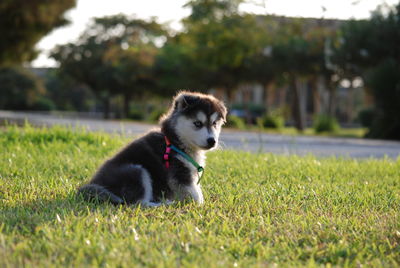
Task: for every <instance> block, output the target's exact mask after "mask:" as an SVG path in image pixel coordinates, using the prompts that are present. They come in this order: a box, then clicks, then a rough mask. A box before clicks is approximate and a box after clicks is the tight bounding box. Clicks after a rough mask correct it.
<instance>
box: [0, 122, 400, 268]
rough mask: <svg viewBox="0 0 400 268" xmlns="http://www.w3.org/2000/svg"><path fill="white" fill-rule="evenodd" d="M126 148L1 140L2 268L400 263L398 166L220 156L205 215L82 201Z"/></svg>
mask: <svg viewBox="0 0 400 268" xmlns="http://www.w3.org/2000/svg"><path fill="white" fill-rule="evenodd" d="M128 142H129V140H128V139H126V138H122V137H120V136H116V135H113V136H111V135H105V134H101V133H87V132H85V131H79V132H74V131H72V130H70V129H63V128H53V129H33V128H29V127H28V128H23V129H18V128H7V129H6V130H5V131H2V132H0V148H2V153H1V154H0V189H1V191H0V210H1V213H0V241H2V242H1V245H2V246H1V247H0V255H1V256H2V257H1V258H0V266H1V267H21V266H29V264H32V265H33V266H35V267H45V266H49V267H53V266H57V267H98V266H110V267H136V266H152V267H175V266H182V267H214V266H223V267H230V266H238V267H258V266H264V265H267V266H283V267H304V266H310V267H311V266H340V267H344V266H349V267H355V266H377V267H380V266H389V267H390V266H398V265H399V263H400V256H399V254H398V252H399V250H400V246H399V230H400V224H399V223H400V205H399V204H400V191H399V189H400V188H399V181H400V174H399V172H398V171H399V169H400V159H397V160H392V159H387V158H385V159H381V160H374V159H368V160H352V159H343V158H340V159H336V158H324V159H317V158H315V157H313V156H311V155H309V156H307V157H298V156H277V155H272V154H250V153H243V152H232V151H216V152H211V153H209V155H208V157H207V160H208V161H207V169H206V173H205V177H204V178H203V180H202V188H203V191H204V195H205V199H206V202H205V204H204V205H203V206H197V205H195V204H193V203H188V204H182V203H174V204H172V205H169V206H161V207H157V208H147V209H146V208H141V207H139V206H113V205H109V204H92V203H87V202H84V201H83V200H81V199H79V198H77V197H76V195H75V193H76V189H77V187H78V186H79V185H82V184H83V183H85V182H86V181H87V180H88V179H89V178H90V177H91V176H92V174H93V173H94V172H95V170H96V168H97V167H98V166H99V165H100V164H101V163H102V162H103V161H104V159H106V158H107V157H109V156H111V155H112V154H114V153H115V152H117V151H118V150H119V149H120V148H121V146H123V145H124V144H127V143H128ZM49 256H51V257H49Z"/></svg>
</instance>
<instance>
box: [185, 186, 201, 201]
mask: <svg viewBox="0 0 400 268" xmlns="http://www.w3.org/2000/svg"><path fill="white" fill-rule="evenodd" d="M186 191H187V192H188V193H189V195H190V196H191V197H192V198H193V200H194V201H195V202H196V203H198V204H203V203H204V197H203V192H202V191H201V187H200V185H198V184H192V185H190V186H187V187H186Z"/></svg>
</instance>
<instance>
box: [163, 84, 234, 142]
mask: <svg viewBox="0 0 400 268" xmlns="http://www.w3.org/2000/svg"><path fill="white" fill-rule="evenodd" d="M171 110H172V111H171V113H172V116H173V117H174V118H175V120H174V121H175V124H174V125H175V132H176V134H177V135H178V137H179V139H180V140H181V141H182V142H183V143H185V145H187V146H190V147H192V148H195V149H201V150H210V149H213V148H215V147H216V146H217V145H218V138H219V134H220V132H221V127H222V125H223V124H224V123H225V120H226V113H227V110H226V107H225V105H224V104H223V102H221V101H219V100H218V99H216V98H215V97H213V96H212V95H205V94H201V93H192V92H186V91H184V92H181V93H179V94H178V95H177V96H176V97H175V98H174V100H173V104H172V107H171Z"/></svg>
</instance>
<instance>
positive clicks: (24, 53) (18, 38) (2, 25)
mask: <svg viewBox="0 0 400 268" xmlns="http://www.w3.org/2000/svg"><path fill="white" fill-rule="evenodd" d="M75 3H76V0H52V1H48V0H29V1H25V0H2V1H1V3H0V33H1V39H0V66H4V65H12V64H20V63H22V62H26V61H30V60H32V59H34V58H35V57H36V55H37V51H36V50H35V45H36V43H37V42H38V41H39V40H40V39H41V38H42V37H43V36H45V35H46V34H48V33H49V32H50V31H51V30H52V29H54V28H57V27H60V26H63V25H65V24H67V23H68V21H67V20H66V19H65V17H64V13H65V11H67V10H68V9H70V8H72V7H73V6H75Z"/></svg>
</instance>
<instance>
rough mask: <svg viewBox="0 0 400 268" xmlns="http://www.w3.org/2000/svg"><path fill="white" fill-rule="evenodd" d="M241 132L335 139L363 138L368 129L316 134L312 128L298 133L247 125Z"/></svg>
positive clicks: (347, 129)
mask: <svg viewBox="0 0 400 268" xmlns="http://www.w3.org/2000/svg"><path fill="white" fill-rule="evenodd" d="M236 130H237V129H236ZM241 130H246V131H255V132H260V130H261V131H262V132H264V133H270V134H282V135H289V136H299V135H307V136H325V137H335V138H363V137H364V136H365V134H366V133H367V131H368V129H366V128H340V129H338V130H337V131H336V132H321V133H317V132H315V131H314V129H313V128H306V129H305V130H304V131H303V132H299V131H298V130H297V129H296V128H295V127H284V128H281V129H273V128H263V129H260V127H259V126H249V125H247V126H246V128H244V129H241ZM239 131H240V129H239Z"/></svg>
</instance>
